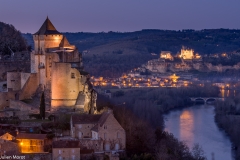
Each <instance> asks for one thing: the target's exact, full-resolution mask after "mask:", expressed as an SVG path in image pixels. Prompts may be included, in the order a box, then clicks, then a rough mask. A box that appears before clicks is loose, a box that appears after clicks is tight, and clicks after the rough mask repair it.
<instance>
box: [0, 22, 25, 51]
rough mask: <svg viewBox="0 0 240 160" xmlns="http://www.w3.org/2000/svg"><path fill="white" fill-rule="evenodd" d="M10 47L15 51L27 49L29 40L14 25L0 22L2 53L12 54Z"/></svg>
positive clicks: (0, 48) (0, 49) (0, 47)
mask: <svg viewBox="0 0 240 160" xmlns="http://www.w3.org/2000/svg"><path fill="white" fill-rule="evenodd" d="M10 49H11V50H12V51H13V52H18V51H26V50H27V42H26V40H25V39H24V38H23V36H22V34H21V32H20V31H18V30H17V29H16V28H15V27H14V26H13V25H10V24H6V23H3V22H0V54H2V55H7V54H10V53H11V50H10Z"/></svg>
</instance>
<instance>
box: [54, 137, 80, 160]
mask: <svg viewBox="0 0 240 160" xmlns="http://www.w3.org/2000/svg"><path fill="white" fill-rule="evenodd" d="M52 159H66V160H67V159H69V160H78V159H80V142H79V141H70V140H64V141H62V140H60V141H53V143H52Z"/></svg>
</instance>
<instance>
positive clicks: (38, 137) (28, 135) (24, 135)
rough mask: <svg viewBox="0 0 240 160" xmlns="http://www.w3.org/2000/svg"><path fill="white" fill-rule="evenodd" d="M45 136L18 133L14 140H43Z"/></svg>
mask: <svg viewBox="0 0 240 160" xmlns="http://www.w3.org/2000/svg"><path fill="white" fill-rule="evenodd" d="M45 138H47V134H31V133H19V134H18V135H17V137H16V139H45Z"/></svg>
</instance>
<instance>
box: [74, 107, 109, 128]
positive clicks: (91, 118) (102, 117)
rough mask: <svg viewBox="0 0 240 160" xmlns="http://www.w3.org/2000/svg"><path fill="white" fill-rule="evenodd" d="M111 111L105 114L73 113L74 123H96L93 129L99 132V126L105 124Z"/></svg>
mask: <svg viewBox="0 0 240 160" xmlns="http://www.w3.org/2000/svg"><path fill="white" fill-rule="evenodd" d="M110 114H111V113H109V112H104V113H103V114H96V115H91V114H81V115H72V123H73V125H75V124H96V125H95V126H94V127H93V128H92V129H91V130H93V131H95V132H98V130H99V126H100V127H102V126H103V124H104V123H105V122H106V120H107V119H108V117H109V115H110Z"/></svg>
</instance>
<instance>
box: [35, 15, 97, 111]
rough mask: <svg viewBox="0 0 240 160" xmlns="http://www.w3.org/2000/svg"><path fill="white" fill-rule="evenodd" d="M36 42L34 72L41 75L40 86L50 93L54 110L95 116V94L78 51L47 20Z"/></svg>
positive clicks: (37, 35) (38, 33)
mask: <svg viewBox="0 0 240 160" xmlns="http://www.w3.org/2000/svg"><path fill="white" fill-rule="evenodd" d="M33 39H34V47H35V48H34V51H33V52H32V53H31V72H32V73H38V75H39V76H38V77H39V80H38V81H39V84H42V85H44V87H45V88H46V90H48V91H49V92H50V96H51V109H52V110H54V111H55V110H58V109H61V108H66V107H69V109H73V110H82V111H85V112H88V113H94V112H95V108H96V105H95V104H96V102H95V101H96V92H95V91H94V90H93V88H92V85H91V83H90V82H89V74H88V73H87V72H84V71H83V65H82V56H81V54H80V53H79V52H78V50H77V48H76V47H75V46H74V45H70V43H69V42H68V40H67V38H66V37H65V36H64V35H62V34H61V33H60V32H58V31H57V30H56V29H55V27H54V26H53V24H52V23H51V21H50V20H49V19H48V18H47V19H46V20H45V22H44V23H43V25H42V27H41V28H40V29H39V31H38V32H36V33H35V34H34V35H33ZM83 97H84V98H83ZM79 99H81V102H79ZM82 101H83V102H82ZM86 102H88V103H87V104H86Z"/></svg>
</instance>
